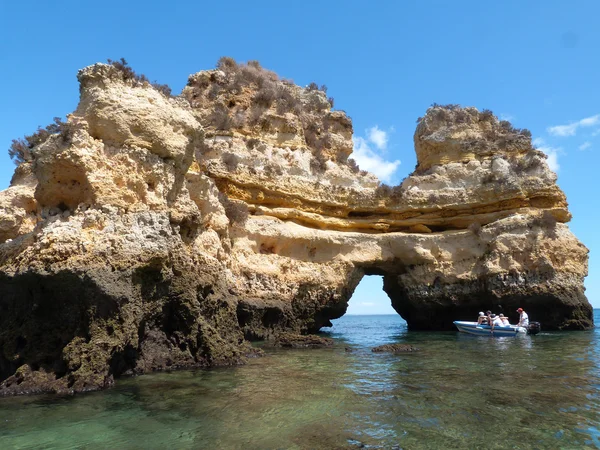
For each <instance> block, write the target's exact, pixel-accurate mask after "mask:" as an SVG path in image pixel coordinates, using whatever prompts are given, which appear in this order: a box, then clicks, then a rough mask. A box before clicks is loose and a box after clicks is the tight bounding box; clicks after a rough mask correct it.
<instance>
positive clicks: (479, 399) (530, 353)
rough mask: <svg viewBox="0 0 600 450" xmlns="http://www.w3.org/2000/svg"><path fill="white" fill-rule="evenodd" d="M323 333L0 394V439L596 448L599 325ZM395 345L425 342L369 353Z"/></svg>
mask: <svg viewBox="0 0 600 450" xmlns="http://www.w3.org/2000/svg"><path fill="white" fill-rule="evenodd" d="M594 315H595V321H596V323H600V310H594ZM532 319H533V320H535V318H532ZM542 325H543V324H542ZM324 330H327V329H324ZM328 330H329V331H324V332H323V333H322V334H323V335H324V336H329V337H332V338H334V339H335V345H334V346H333V347H332V348H326V349H314V350H267V355H266V356H265V357H263V358H255V359H252V360H250V362H249V363H248V364H247V365H245V366H240V367H235V368H222V369H221V368H219V369H210V370H194V371H177V372H171V373H155V374H150V375H144V376H139V377H132V378H124V379H119V380H117V383H116V386H115V387H114V388H112V389H109V390H106V391H102V392H94V393H89V394H83V395H75V396H49V395H44V396H32V397H11V398H0V448H2V449H54V448H57V449H58V448H60V449H80V448H85V449H105V448H111V449H163V448H173V449H245V450H250V449H345V448H348V449H353V448H373V449H379V448H380V449H421V448H423V449H436V448H444V449H448V448H461V449H462V448H469V449H474V448H486V449H488V448H499V449H500V448H501V449H506V448H510V449H532V448H538V449H545V448H549V449H550V448H551V449H554V448H566V449H570V448H578V449H579V448H600V414H599V413H600V368H599V367H600V331H599V330H598V329H597V330H593V331H588V332H560V333H559V332H544V331H542V333H540V334H539V335H537V336H519V337H516V338H489V337H476V336H468V335H463V334H459V333H458V332H438V333H430V332H408V331H407V330H406V324H405V322H404V321H403V320H402V319H401V318H400V317H399V316H395V315H389V316H388V315H386V316H350V315H347V316H344V317H342V318H341V319H338V320H336V321H334V326H333V327H332V328H331V329H328ZM396 342H398V343H408V344H412V345H414V346H416V347H418V348H419V351H417V352H413V353H407V354H399V355H392V354H380V353H373V352H371V348H372V347H375V346H377V345H381V344H385V343H396Z"/></svg>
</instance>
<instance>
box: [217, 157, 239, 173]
mask: <svg viewBox="0 0 600 450" xmlns="http://www.w3.org/2000/svg"><path fill="white" fill-rule="evenodd" d="M221 160H222V161H223V164H225V167H227V170H229V171H230V172H233V171H235V170H236V169H237V167H238V165H239V164H240V157H239V156H238V155H236V154H235V153H223V156H222V157H221Z"/></svg>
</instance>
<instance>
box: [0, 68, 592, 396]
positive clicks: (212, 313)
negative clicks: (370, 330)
mask: <svg viewBox="0 0 600 450" xmlns="http://www.w3.org/2000/svg"><path fill="white" fill-rule="evenodd" d="M78 78H79V82H80V90H81V100H80V103H79V106H78V108H77V110H76V111H75V112H74V113H73V114H71V115H70V116H69V118H68V122H67V125H65V127H66V128H68V129H65V130H63V131H61V132H59V133H56V134H52V135H51V136H49V137H48V138H47V139H46V140H45V141H44V142H43V143H40V144H39V145H36V146H35V148H33V149H32V150H31V153H32V157H31V158H29V159H28V160H27V161H25V162H23V163H22V164H21V165H20V166H19V167H18V169H17V171H16V173H15V176H14V177H13V181H12V183H11V186H10V187H9V188H8V189H7V190H5V191H3V192H1V193H0V310H1V311H2V314H1V315H0V382H2V384H1V387H0V393H5V394H10V393H23V392H34V391H82V390H90V389H98V388H101V387H104V386H107V385H110V384H111V383H112V382H113V379H114V377H115V376H118V375H121V374H123V373H142V372H145V371H149V370H160V369H166V368H173V367H192V366H208V365H217V364H235V363H238V362H241V361H243V359H244V357H245V355H246V354H247V353H249V352H251V349H250V347H249V345H248V343H247V341H246V339H256V338H258V339H261V338H267V337H270V336H271V335H273V334H274V333H277V332H280V331H293V332H302V333H305V332H311V331H313V332H314V331H316V330H318V329H320V328H321V327H323V326H327V325H328V324H329V320H330V319H332V318H337V317H340V316H341V315H343V314H344V312H345V311H346V307H347V302H348V300H349V299H350V297H351V295H352V292H353V291H354V289H355V287H356V286H357V284H358V283H359V281H360V280H361V278H362V277H363V276H364V275H365V274H380V275H383V276H384V289H385V291H386V292H387V293H388V295H389V296H390V299H391V302H392V305H393V306H394V308H395V309H396V310H397V311H398V312H399V314H401V315H402V316H403V317H404V318H405V319H406V320H407V322H408V325H409V328H410V329H413V330H418V329H431V330H442V329H451V327H452V321H453V320H455V319H456V318H469V317H473V316H474V314H476V312H477V311H478V310H480V309H488V308H492V307H493V308H496V307H497V305H499V304H500V305H502V306H503V308H504V310H505V311H511V310H514V309H516V307H517V306H523V307H524V308H526V309H527V310H528V311H529V312H530V315H531V316H532V317H535V319H537V320H539V321H540V322H542V323H543V326H544V328H545V329H585V328H589V327H591V326H592V309H591V306H590V305H589V303H588V302H587V299H586V298H585V295H584V288H583V279H584V277H585V276H586V274H587V252H588V251H587V249H586V248H585V247H584V246H583V245H582V244H581V243H580V242H579V241H578V240H577V239H576V238H575V236H573V234H572V233H571V232H570V231H569V228H568V227H567V225H566V224H565V223H566V222H568V220H569V219H570V214H569V211H568V209H567V203H566V199H565V196H564V194H563V193H562V191H561V190H560V189H559V188H558V186H557V185H556V175H555V174H554V173H552V172H551V171H550V170H549V169H548V166H547V164H546V161H545V156H544V155H543V154H542V153H541V152H539V151H538V150H535V149H534V148H532V146H531V140H530V137H529V136H528V135H527V133H526V132H524V131H522V130H516V129H514V128H513V127H511V126H510V124H508V123H505V122H499V121H498V119H497V118H496V117H494V116H493V115H492V114H491V113H489V112H487V111H484V112H479V111H477V110H476V109H475V108H459V107H455V106H446V107H439V106H434V107H432V108H430V109H429V110H428V111H427V114H426V115H425V116H424V117H423V118H422V119H420V121H419V125H418V126H417V130H416V133H415V149H416V152H417V157H418V166H417V168H416V170H415V172H414V173H413V174H411V175H410V176H409V177H408V178H406V179H405V180H404V181H403V182H402V184H401V186H398V187H394V188H389V187H386V186H382V185H379V183H378V181H377V179H376V178H375V177H374V176H373V175H371V174H368V173H366V172H362V171H360V170H359V169H358V168H357V167H356V166H355V164H353V162H352V161H351V160H349V156H351V151H352V140H351V139H352V123H351V121H350V119H349V118H348V117H347V116H346V114H345V113H343V112H342V111H332V109H331V103H332V102H331V100H330V99H327V97H326V95H325V93H324V92H323V91H322V90H320V89H318V88H316V87H314V86H310V87H309V88H301V87H298V86H296V85H294V84H293V83H291V82H289V81H286V80H281V79H279V77H278V76H277V75H275V74H274V73H272V72H269V71H266V70H264V69H263V68H261V67H260V66H259V65H258V64H256V63H251V64H248V65H238V64H236V63H234V62H233V61H230V60H224V61H222V62H221V63H220V64H219V67H218V69H216V70H211V71H204V72H200V73H198V74H195V75H192V76H190V78H189V81H188V86H187V87H186V88H185V89H184V91H183V93H182V95H181V96H180V97H176V98H171V97H169V96H166V95H164V94H163V93H162V92H159V91H158V90H156V89H154V88H153V87H152V86H151V85H150V84H148V83H147V82H145V81H143V80H142V81H140V80H139V79H132V78H131V77H126V76H123V74H122V73H121V72H120V69H119V68H118V67H115V66H114V65H105V64H96V65H94V66H90V67H87V68H85V69H83V70H81V71H80V72H79V74H78Z"/></svg>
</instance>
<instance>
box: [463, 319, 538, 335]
mask: <svg viewBox="0 0 600 450" xmlns="http://www.w3.org/2000/svg"><path fill="white" fill-rule="evenodd" d="M454 325H456V328H458V331H461V332H463V333H467V334H473V335H475V336H496V337H502V336H517V335H519V334H527V329H526V328H523V327H517V326H513V325H511V326H507V327H498V326H496V327H494V329H493V330H492V327H491V326H489V325H477V322H463V321H458V320H457V321H455V322H454Z"/></svg>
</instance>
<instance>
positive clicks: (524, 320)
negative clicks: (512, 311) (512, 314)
mask: <svg viewBox="0 0 600 450" xmlns="http://www.w3.org/2000/svg"><path fill="white" fill-rule="evenodd" d="M517 312H518V313H519V324H518V326H519V327H525V328H527V327H528V326H529V316H528V315H527V313H526V312H525V311H523V308H519V309H517Z"/></svg>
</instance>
